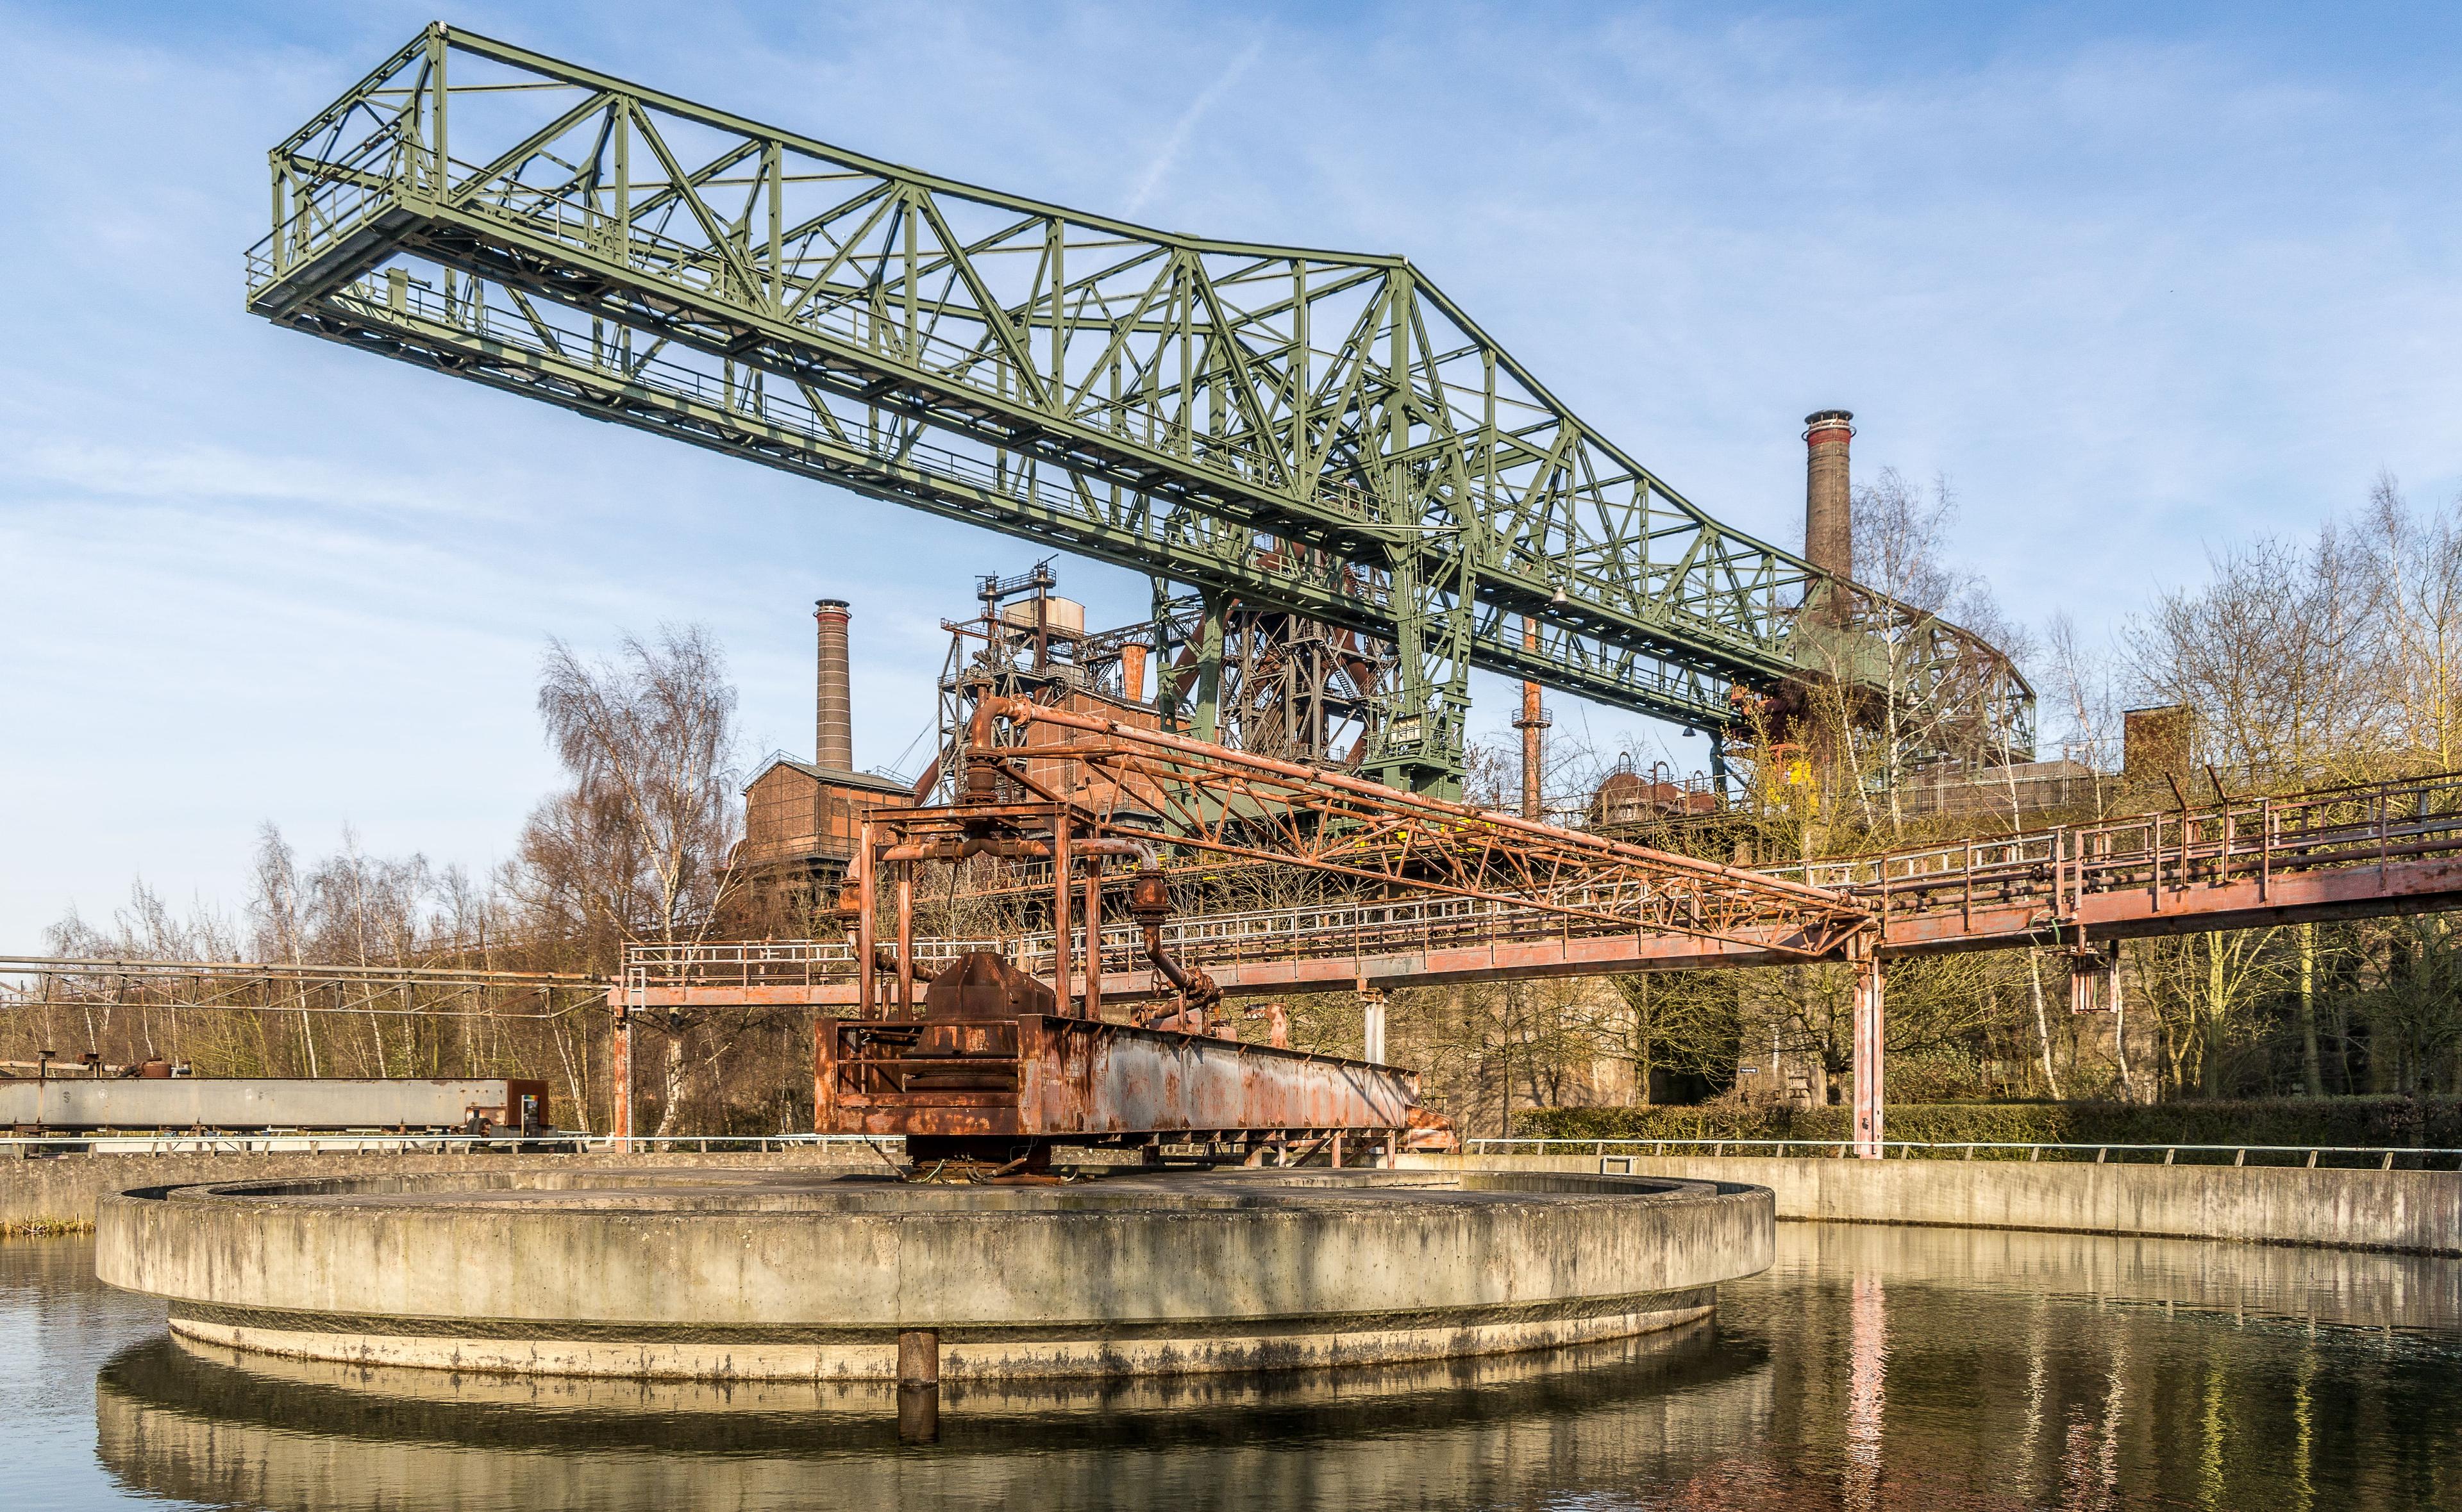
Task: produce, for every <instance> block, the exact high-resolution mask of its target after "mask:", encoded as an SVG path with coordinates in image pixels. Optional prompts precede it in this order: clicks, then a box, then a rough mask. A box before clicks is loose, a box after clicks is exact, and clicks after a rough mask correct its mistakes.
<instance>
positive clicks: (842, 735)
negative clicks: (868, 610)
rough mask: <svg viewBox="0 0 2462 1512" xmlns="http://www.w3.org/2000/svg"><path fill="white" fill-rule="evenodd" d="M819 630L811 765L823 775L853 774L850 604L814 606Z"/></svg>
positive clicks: (833, 601) (819, 602)
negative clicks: (835, 772)
mask: <svg viewBox="0 0 2462 1512" xmlns="http://www.w3.org/2000/svg"><path fill="white" fill-rule="evenodd" d="M812 622H813V623H814V624H816V625H818V626H819V627H820V675H819V676H818V677H817V678H816V679H815V680H814V681H813V684H812V765H813V766H815V767H819V768H821V770H823V771H853V770H854V711H853V707H852V706H851V705H850V703H849V700H848V693H847V601H846V600H845V599H843V598H821V599H815V600H813V602H812Z"/></svg>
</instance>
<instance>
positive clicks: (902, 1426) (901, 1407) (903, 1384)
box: [897, 1328, 940, 1444]
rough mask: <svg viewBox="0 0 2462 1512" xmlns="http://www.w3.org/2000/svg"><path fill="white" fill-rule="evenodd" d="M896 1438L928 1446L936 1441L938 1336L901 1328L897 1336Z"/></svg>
mask: <svg viewBox="0 0 2462 1512" xmlns="http://www.w3.org/2000/svg"><path fill="white" fill-rule="evenodd" d="M897 1437H898V1440H899V1441H900V1442H902V1443H910V1444H928V1443H935V1442H937V1441H939V1437H940V1334H939V1330H938V1329H935V1328H905V1329H901V1330H900V1331H899V1332H898V1335H897Z"/></svg>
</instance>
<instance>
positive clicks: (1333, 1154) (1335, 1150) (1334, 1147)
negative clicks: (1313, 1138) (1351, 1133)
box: [1326, 1131, 1342, 1171]
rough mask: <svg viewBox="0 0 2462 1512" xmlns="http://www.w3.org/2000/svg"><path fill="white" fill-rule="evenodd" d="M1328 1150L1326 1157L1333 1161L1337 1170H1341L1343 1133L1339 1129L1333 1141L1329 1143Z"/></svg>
mask: <svg viewBox="0 0 2462 1512" xmlns="http://www.w3.org/2000/svg"><path fill="white" fill-rule="evenodd" d="M1326 1151H1327V1155H1326V1159H1327V1160H1328V1161H1330V1162H1331V1163H1332V1165H1333V1168H1334V1169H1335V1170H1337V1171H1339V1170H1341V1169H1342V1134H1341V1133H1340V1132H1339V1131H1337V1132H1336V1133H1335V1134H1334V1135H1333V1140H1332V1142H1331V1143H1330V1144H1328V1145H1327V1146H1326Z"/></svg>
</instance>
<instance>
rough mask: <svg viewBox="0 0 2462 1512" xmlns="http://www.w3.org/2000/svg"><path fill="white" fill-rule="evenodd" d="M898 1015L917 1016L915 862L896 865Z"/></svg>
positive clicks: (905, 1017)
mask: <svg viewBox="0 0 2462 1512" xmlns="http://www.w3.org/2000/svg"><path fill="white" fill-rule="evenodd" d="M897 1016H898V1017H899V1018H901V1019H911V1018H913V1017H915V863H914V862H912V861H900V862H898V863H897Z"/></svg>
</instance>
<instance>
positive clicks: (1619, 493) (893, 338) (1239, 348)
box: [248, 25, 2033, 790]
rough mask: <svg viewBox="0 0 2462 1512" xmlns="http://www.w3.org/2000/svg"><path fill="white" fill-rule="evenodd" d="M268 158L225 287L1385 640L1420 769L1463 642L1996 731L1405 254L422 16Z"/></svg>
mask: <svg viewBox="0 0 2462 1512" xmlns="http://www.w3.org/2000/svg"><path fill="white" fill-rule="evenodd" d="M270 161H271V169H272V229H271V232H270V235H269V236H268V237H267V238H266V240H264V241H263V242H261V243H260V244H258V245H257V247H255V248H253V249H251V250H250V252H249V253H248V307H249V308H250V309H251V310H253V311H255V312H256V313H260V314H262V315H264V316H266V317H268V318H270V319H271V320H274V321H276V322H277V323H280V324H283V325H287V326H292V327H295V328H297V329H299V330H302V331H307V332H310V333H313V334H314V335H321V336H325V337H328V338H330V339H333V340H336V341H341V342H346V343H348V344H350V345H353V346H356V347H361V348H364V349H366V350H369V351H373V352H378V353H381V354H383V355H385V356H393V357H398V358H400V359H402V360H405V361H409V362H414V363H417V364H419V365H421V366H422V367H431V368H436V369H439V370H441V371H443V372H446V373H452V374H456V375H459V376H460V377H463V378H470V379H473V380H475V381H478V382H481V383H486V384H489V385H492V386H495V387H498V388H503V389H508V390H511V391H513V392H515V393H520V394H527V395H529V396H530V397H532V398H535V399H540V400H547V401H548V402H551V403H554V404H559V405H562V406H564V407H566V408H568V409H572V410H575V411H578V412H580V413H582V414H585V415H590V416H594V417H595V418H597V419H601V420H608V421H620V422H622V423H625V424H629V425H635V426H638V427H640V428H641V429H644V430H649V431H654V432H657V433H659V434H661V435H666V436H672V437H675V438H677V439H679V440H682V441H687V442H691V443H695V444H697V445H702V446H706V447H710V448H712V449H714V450H718V451H723V452H727V453H730V454H732V455H735V456H740V457H745V458H748V459H750V460H753V461H756V462H760V463H764V464H768V465H770V466H773V467H778V468H781V469H784V470H786V471H788V472H793V473H798V474H801V475H803V476H806V477H810V478H815V479H819V480H822V481H825V482H828V483H831V484H835V485H837V486H841V487H845V488H849V489H852V490H853V491H855V492H858V493H862V494H867V495H871V496H873V497H875V498H882V499H888V500H892V501H895V502H896V503H900V504H905V505H909V506H912V507H915V508H922V509H927V510H930V511H932V512H933V513H936V514H939V515H944V516H948V517H952V518H956V519H962V520H969V521H973V522H975V523H977V524H980V525H984V526H988V527H990V528H991V529H997V530H1002V531H1005V532H1007V533H1009V534H1012V535H1019V536H1024V537H1026V538H1028V539H1030V540H1033V541H1036V542H1040V543H1045V544H1048V545H1052V546H1057V547H1060V548H1064V549H1066V550H1068V551H1073V552H1077V553H1079V554H1082V555H1085V556H1090V557H1094V558H1097V559H1099V560H1102V561H1106V562H1111V563H1113V564H1116V565H1118V566H1121V567H1125V568H1129V569H1133V570H1134V571H1138V572H1145V573H1148V574H1150V575H1152V576H1154V577H1155V579H1156V580H1157V584H1158V585H1159V584H1160V583H1162V582H1165V581H1168V582H1175V583H1181V584H1186V585H1189V586H1191V587H1194V588H1195V589H1197V590H1198V591H1199V593H1200V594H1204V595H1206V596H1207V597H1208V599H1209V600H1211V601H1218V602H1219V601H1220V600H1222V599H1224V598H1229V597H1237V598H1240V599H1242V600H1244V601H1248V602H1252V603H1258V604H1263V605H1267V606H1271V607H1277V608H1282V609H1285V610H1288V611H1290V612H1293V613H1297V614H1301V615H1305V616H1310V617H1313V618H1316V619H1319V620H1323V621H1327V622H1329V623H1333V624H1338V625H1345V626H1349V627H1350V628H1352V629H1355V630H1358V631H1361V632H1364V633H1367V634H1370V635H1373V636H1376V637H1380V638H1383V639H1385V640H1388V641H1391V642H1392V643H1393V646H1394V647H1395V659H1394V664H1395V673H1396V676H1395V678H1394V680H1393V691H1392V693H1391V695H1390V697H1391V700H1392V703H1391V706H1390V707H1389V708H1388V709H1387V710H1386V711H1385V718H1384V719H1383V720H1382V722H1381V734H1380V740H1379V746H1378V748H1377V749H1376V750H1375V751H1374V752H1373V754H1372V755H1371V760H1370V762H1369V769H1370V770H1371V772H1373V773H1374V774H1376V775H1378V776H1380V777H1381V778H1383V779H1384V780H1386V781H1388V782H1393V783H1395V784H1397V785H1402V786H1408V787H1412V788H1432V789H1436V790H1450V789H1452V788H1455V787H1456V786H1458V780H1459V771H1460V752H1461V745H1462V737H1463V724H1464V720H1465V716H1466V712H1467V708H1468V702H1469V671H1470V668H1471V667H1473V666H1479V667H1484V668H1489V669H1492V670H1494V671H1497V672H1500V673H1503V674H1506V675H1508V676H1512V677H1517V678H1524V679H1531V680H1537V681H1540V682H1543V683H1545V684H1548V685H1550V686H1553V687H1556V688H1559V689H1562V690H1564V691H1566V692H1569V693H1573V694H1576V695H1579V696H1581V697H1584V698H1588V699H1593V700H1597V701H1598V702H1603V703H1607V704H1610V705H1613V706H1616V707H1620V708H1625V709H1631V710H1636V711H1639V712H1642V713H1645V714H1650V715H1654V716H1657V717H1660V718H1663V719H1668V720H1672V721H1676V722H1680V723H1684V724H1691V725H1696V726H1700V727H1703V728H1706V729H1709V730H1710V731H1711V732H1712V733H1713V734H1714V735H1724V734H1727V733H1730V732H1732V731H1734V730H1735V729H1736V728H1737V727H1738V726H1739V724H1740V723H1742V722H1743V719H1744V716H1743V714H1742V713H1741V712H1740V711H1741V708H1742V702H1743V701H1741V700H1738V699H1733V698H1731V697H1730V693H1731V691H1732V690H1736V689H1744V690H1749V691H1752V692H1754V693H1770V692H1775V691H1777V690H1780V689H1782V688H1784V687H1787V686H1789V685H1790V684H1794V685H1801V684H1802V683H1803V682H1804V681H1806V680H1813V681H1819V680H1830V681H1831V682H1833V683H1834V684H1843V685H1844V687H1845V688H1846V690H1847V691H1848V692H1849V693H1850V694H1851V695H1852V696H1853V697H1854V699H1855V701H1856V702H1857V703H1858V704H1860V705H1861V706H1865V707H1873V706H1881V707H1886V708H1889V709H1890V710H1893V711H1895V713H1896V714H1897V716H1898V717H1897V718H1895V719H1892V720H1891V721H1890V725H1891V726H1892V727H1893V728H1896V729H1899V730H1902V731H1910V732H1912V733H1911V734H1910V735H1907V736H1905V737H1904V739H1905V740H1907V741H1909V742H1911V744H1913V745H1920V746H1923V747H1924V748H1927V749H1939V750H1944V751H1947V750H1955V751H1959V752H1961V753H1964V754H1969V755H1973V754H1976V753H1985V754H1991V755H2023V754H2027V753H2029V752H2030V751H2031V747H2032V733H2031V720H2032V713H2033V696H2032V694H2031V692H2030V691H2029V690H2028V688H2027V687H2026V685H2025V683H2024V681H2023V680H2022V679H2021V678H2019V675H2018V674H2017V672H2016V671H2015V669H2014V668H2013V667H2012V666H2011V665H2010V663H2009V661H2008V659H2006V658H2005V657H2003V656H2002V655H2001V654H2000V653H1999V652H1998V651H1996V650H1995V649H1994V648H1992V647H1991V646H1989V645H1986V644H1984V643H1983V642H1982V641H1981V640H1979V639H1978V638H1976V637H1974V636H1972V635H1970V634H1968V633H1966V632H1964V631H1961V630H1959V629H1957V628H1956V627H1954V626H1952V625H1948V624H1946V623H1943V622H1942V621H1940V620H1938V619H1937V618H1934V617H1933V616H1928V615H1925V614H1923V613H1921V612H1919V611H1917V610H1915V609H1913V608H1911V607H1909V606H1906V605H1903V604H1898V603H1895V602H1892V601H1890V600H1889V599H1886V598H1883V597H1880V596H1878V595H1876V594H1870V593H1868V592H1867V591H1865V590H1863V589H1861V588H1860V587H1857V586H1855V585H1852V584H1847V583H1844V582H1841V581H1836V580H1833V579H1831V578H1830V577H1828V576H1827V575H1826V574H1825V573H1823V572H1821V571H1820V570H1818V569H1816V568H1814V567H1812V566H1811V565H1809V564H1808V563H1806V562H1805V561H1804V560H1803V559H1802V558H1801V557H1799V556H1796V555H1794V554H1791V553H1789V552H1786V551H1781V550H1779V549H1778V548H1776V547H1773V546H1770V545H1767V544H1765V543H1763V542H1760V541H1757V540H1754V539H1752V538H1751V537H1749V536H1746V535H1743V534H1740V533H1739V532H1737V531H1735V530H1732V529H1728V528H1727V527H1725V526H1722V525H1720V524H1719V523H1718V522H1717V521H1716V520H1714V519H1712V518H1711V517H1710V516H1709V515H1708V514H1706V513H1705V512H1703V511H1702V510H1701V509H1700V508H1698V507H1696V506H1695V505H1694V504H1692V503H1691V502H1689V501H1688V500H1686V499H1685V498H1683V497H1682V496H1681V495H1680V494H1678V493H1676V492H1675V490H1674V488H1672V487H1670V486H1668V485H1667V484H1666V483H1664V482H1662V481H1661V480H1660V479H1659V478H1657V477H1656V476H1655V475H1653V474H1652V473H1651V472H1650V471H1649V470H1648V469H1647V468H1645V467H1643V466H1642V465H1641V464H1639V463H1637V462H1635V461H1634V460H1633V459H1632V458H1631V457H1630V456H1628V455H1626V454H1625V453H1624V452H1623V451H1622V450H1620V449H1619V448H1618V447H1616V446H1615V445H1614V444H1613V443H1610V442H1609V441H1608V440H1607V439H1606V438H1604V437H1602V436H1600V435H1599V434H1598V433H1597V432H1595V431H1593V430H1591V429H1590V428H1589V427H1588V426H1587V425H1585V424H1584V423H1583V422H1582V421H1580V420H1579V419H1577V418H1576V417H1575V416H1574V415H1573V413H1572V412H1571V411H1570V410H1569V409H1568V408H1566V406H1565V405H1564V404H1563V403H1562V402H1561V401H1559V400H1557V399H1556V397H1555V396H1554V395H1552V394H1550V393H1549V392H1548V391H1547V390H1546V388H1545V387H1544V385H1542V384H1541V383H1540V382H1539V381H1538V379H1537V378H1534V377H1532V376H1531V374H1530V373H1529V372H1528V371H1527V370H1526V369H1524V368H1523V366H1522V365H1521V364H1520V363H1519V362H1517V361H1515V360H1514V358H1513V357H1512V356H1511V355H1510V354H1508V353H1506V352H1505V351H1504V350H1503V349H1502V348H1501V347H1500V346H1499V345H1498V344H1497V343H1496V342H1495V341H1494V340H1493V339H1491V338H1490V337H1489V336H1488V335H1486V334H1485V333H1484V332H1482V331H1481V330H1480V329H1479V326H1478V325H1477V324H1476V323H1475V322H1473V321H1472V320H1471V319H1470V317H1469V316H1468V315H1467V314H1465V313H1463V312H1462V311H1461V309H1460V308H1459V307H1458V306H1457V305H1456V304H1455V303H1454V302H1453V301H1452V300H1451V299H1449V298H1447V297H1446V296H1445V294H1444V293H1443V292H1442V291H1440V290H1438V289H1437V288H1436V286H1435V285H1434V284H1433V283H1431V282H1430V281H1429V280H1428V279H1427V278H1426V277H1425V276H1424V275H1423V274H1421V273H1420V272H1419V271H1418V270H1416V269H1415V268H1413V267H1412V266H1411V264H1410V263H1409V262H1408V261H1407V260H1406V259H1403V258H1400V257H1377V256H1359V255H1352V254H1349V253H1340V252H1326V251H1313V250H1305V249H1300V248H1285V247H1266V246H1257V245H1251V244H1246V243H1241V242H1227V241H1216V240H1210V239H1206V238H1200V237H1190V236H1180V235H1175V234H1171V233H1166V232H1161V231H1155V230H1152V229H1149V228H1147V227H1138V226H1133V225H1130V224H1128V223H1126V222H1123V221H1117V220H1112V219H1109V218H1106V217H1103V216H1099V215H1090V214H1086V213H1083V212H1080V211H1076V210H1069V209H1064V208H1061V207H1059V206H1057V205H1044V204H1039V203H1037V202H1034V201H1031V200H1026V199H1021V198H1019V197H1017V196H1014V195H1008V194H1002V193H998V192H995V191H992V190H988V189H981V188H976V187H973V186H971V185H967V184H958V183H954V182H952V181H950V180H947V179H941V178H936V177H933V176H931V175H929V174H923V173H918V172H915V171H913V170H911V169H906V168H901V167H897V166H895V165H893V164H890V163H886V162H879V161H877V160H875V159H871V158H867V157H863V156H861V155H859V154H856V153H853V152H849V151H846V150H845V149H842V148H838V147H833V146H831V145H828V144H827V143H824V142H821V141H816V140H811V139H810V138H806V137H799V136H796V135H793V134H791V133H788V132H783V131H779V130H776V129H774V128H771V127H767V126H763V125H759V124H756V123H754V122H752V121H749V120H745V119H740V118H737V117H734V116H730V115H728V114H726V113H724V112H723V111H718V110H713V109H710V108H708V107H706V106H702V105H697V104H694V103H693V102H691V101H689V100H685V99H680V98H677V97H673V96H669V95H662V94H659V93H658V92H656V91H654V90H648V89H643V88H640V87H638V86H637V85H634V84H629V83H626V82H624V81H622V80H619V79H615V78H610V77H608V76H604V75H600V74H594V73H592V72H590V71H588V70H586V69H581V68H576V67H574V66H572V65H571V64H568V63H563V62H559V61H557V60H555V59H553V58H549V57H544V56H541V55H539V54H534V53H529V52H526V51H524V50H522V49H519V48H515V47H510V46H508V45H506V44H503V43H500V42H494V41H490V40H488V39H486V38H484V37H480V36H476V35H473V34H471V33H468V32H460V31H455V30H451V29H448V28H446V27H444V26H443V25H436V26H431V27H430V28H428V29H427V31H426V32H423V33H422V34H421V35H420V36H419V37H418V38H417V39H415V40H414V41H412V42H411V43H410V45H409V46H407V47H405V48H403V49H402V50H401V51H400V52H399V53H397V54H394V55H393V56H392V57H390V58H388V59H386V60H385V61H384V62H383V63H382V64H380V65H379V66H378V68H377V69H376V70H375V71H374V72H373V73H371V74H369V75H368V76H367V77H366V78H364V79H362V80H361V81H360V82H359V83H358V84H357V85H356V86H355V87H354V88H352V89H351V90H350V91H349V92H348V93H347V94H345V95H343V96H342V97H340V98H339V99H337V100H335V102H334V103H333V104H332V105H330V106H328V107H327V108H326V109H325V110H323V111H322V112H320V113H319V114H318V115H317V116H316V117H315V119H313V120H311V121H310V122H308V124H307V125H305V126H303V127H301V128H300V129H299V130H298V131H297V132H295V133H294V134H292V136H291V137H290V138H289V139H288V140H285V141H283V142H282V143H281V144H280V145H279V146H277V147H275V148H274V149H273V151H272V153H271V154H270ZM1807 604H1810V605H1815V606H1823V612H1822V613H1819V614H1815V615H1808V616H1807V615H1803V614H1801V613H1800V611H1802V610H1803V608H1804V607H1805V606H1806V605H1807ZM1875 700H1879V701H1885V702H1880V703H1878V704H1876V703H1875Z"/></svg>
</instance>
